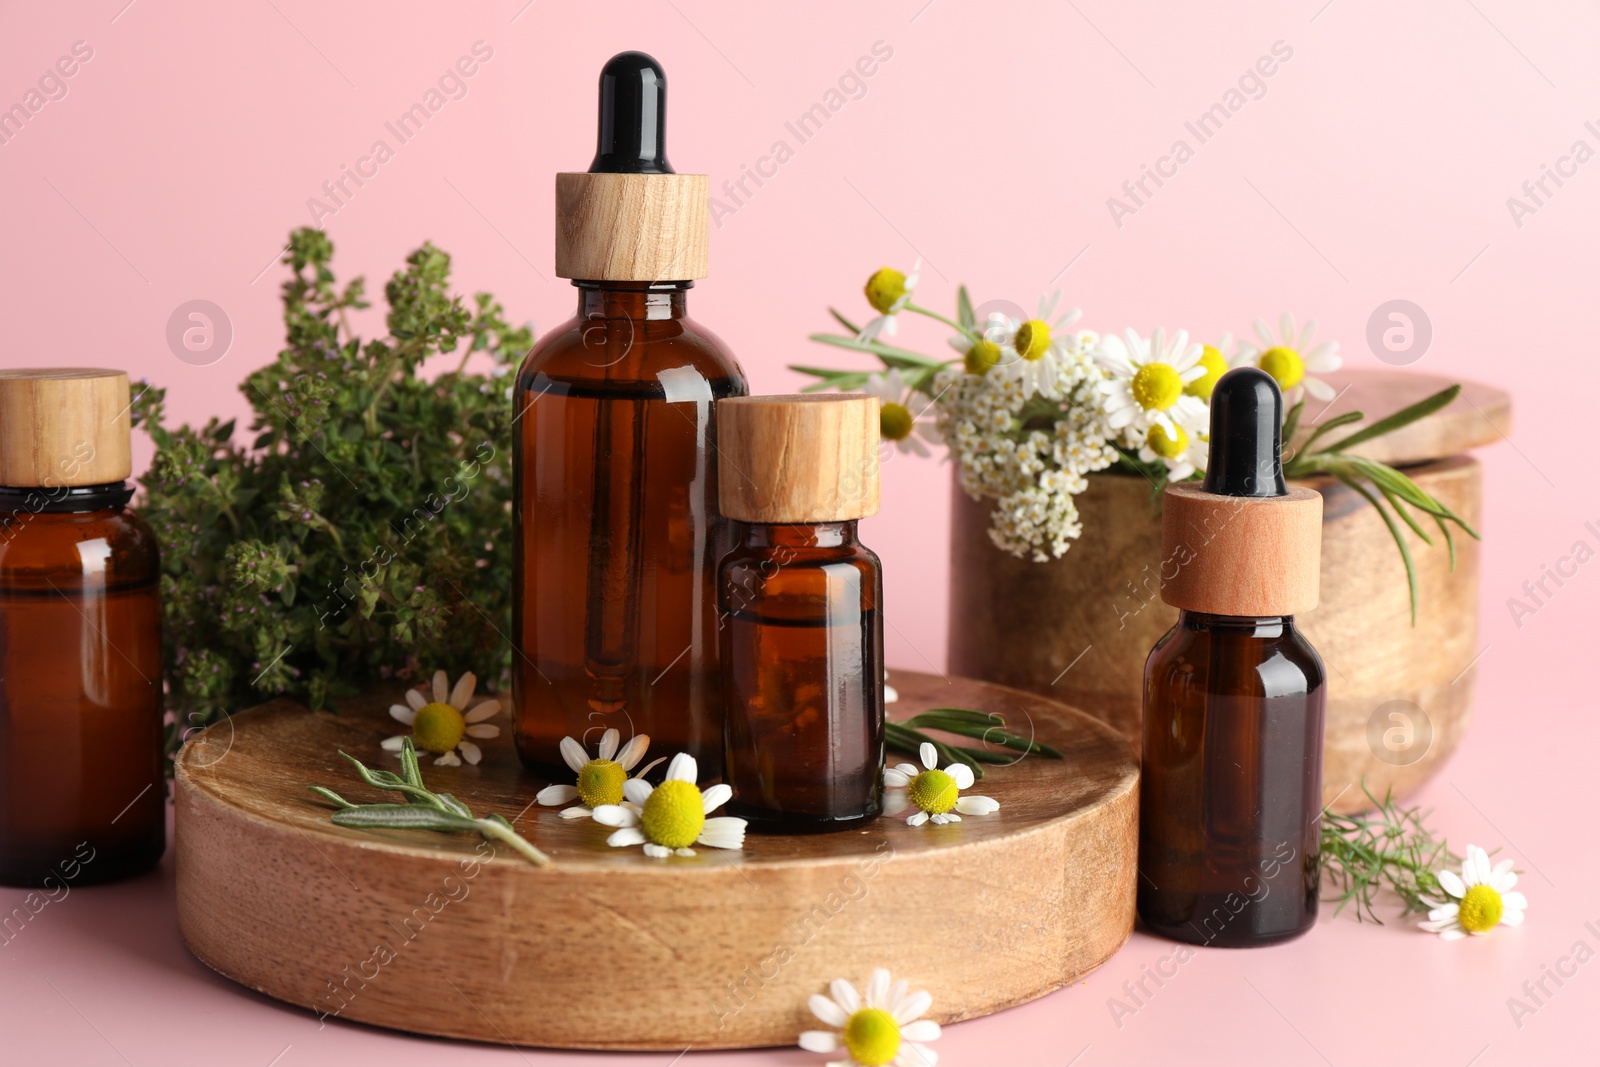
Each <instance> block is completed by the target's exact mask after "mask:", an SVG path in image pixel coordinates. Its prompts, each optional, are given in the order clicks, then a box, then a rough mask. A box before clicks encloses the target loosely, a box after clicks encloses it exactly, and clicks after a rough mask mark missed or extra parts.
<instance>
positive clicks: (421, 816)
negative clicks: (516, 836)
mask: <svg viewBox="0 0 1600 1067" xmlns="http://www.w3.org/2000/svg"><path fill="white" fill-rule="evenodd" d="M333 823H334V825H335V826H348V827H352V828H355V829H361V830H378V829H383V830H442V831H445V832H447V833H450V832H458V831H462V830H476V829H477V828H478V824H477V822H476V821H475V820H473V819H466V818H462V817H461V816H460V815H457V814H455V813H454V812H449V811H440V810H439V809H438V808H430V807H424V806H421V805H417V804H363V805H361V806H360V807H358V808H346V809H345V810H343V811H336V812H334V813H333Z"/></svg>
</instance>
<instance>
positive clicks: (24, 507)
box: [0, 481, 133, 516]
mask: <svg viewBox="0 0 1600 1067" xmlns="http://www.w3.org/2000/svg"><path fill="white" fill-rule="evenodd" d="M132 499H133V486H131V485H129V484H128V483H127V482H126V481H121V482H106V483H104V484H102V485H71V486H68V485H43V486H26V485H4V486H0V516H9V515H12V514H15V513H18V512H29V513H33V514H39V513H41V512H45V513H51V514H56V513H66V512H88V511H103V510H105V509H106V508H120V507H122V506H123V505H124V504H126V503H127V502H128V501H129V500H132Z"/></svg>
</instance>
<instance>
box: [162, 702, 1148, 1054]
mask: <svg viewBox="0 0 1600 1067" xmlns="http://www.w3.org/2000/svg"><path fill="white" fill-rule="evenodd" d="M893 682H894V684H895V686H896V687H897V688H898V689H899V691H900V694H901V699H900V701H899V702H898V703H897V704H895V705H892V707H891V718H899V717H902V716H904V715H908V714H912V713H914V712H916V711H918V710H922V709H925V708H928V707H932V706H950V705H953V706H963V707H973V708H982V709H984V710H992V711H998V712H1001V713H1002V714H1004V715H1005V716H1006V718H1007V721H1008V724H1009V725H1011V727H1012V728H1013V729H1016V730H1019V731H1021V732H1027V731H1030V730H1032V731H1034V732H1035V733H1036V736H1037V737H1038V738H1039V739H1040V740H1042V741H1045V742H1048V743H1050V744H1052V745H1055V746H1057V747H1059V748H1060V749H1061V750H1062V751H1063V752H1064V753H1065V754H1066V757H1067V758H1066V759H1065V760H1064V761H1055V760H1046V759H1042V758H1038V757H1029V758H1027V759H1024V760H1022V761H1021V762H1020V763H1018V764H1016V765H1015V766H1011V767H1006V768H996V769H992V770H990V772H989V774H988V776H987V777H986V778H985V779H984V780H983V781H981V782H979V783H978V785H977V787H976V788H975V789H974V790H973V792H976V793H981V794H986V795H990V796H994V797H995V798H997V799H998V800H999V801H1000V803H1001V808H1000V811H999V812H998V813H997V814H995V815H992V816H987V817H971V818H967V819H964V820H963V821H962V822H961V823H959V824H953V825H949V826H943V827H934V826H932V825H925V826H922V827H908V826H906V825H905V824H904V822H903V821H902V820H901V819H893V818H883V819H880V820H878V821H877V822H876V823H874V824H873V825H871V826H869V827H867V828H865V829H862V830H859V831H854V832H847V833H844V834H837V835H819V836H808V837H761V836H754V835H753V836H752V837H751V838H750V839H749V841H748V843H747V846H746V848H745V850H744V851H742V852H719V851H717V850H715V849H701V850H700V854H699V855H698V856H696V857H694V858H678V857H674V858H671V859H668V860H664V861H663V860H653V859H649V858H647V857H645V856H644V855H643V853H642V851H641V850H640V849H638V848H631V849H612V848H609V847H608V846H607V845H606V844H605V837H606V834H607V833H608V831H607V829H606V828H605V827H602V826H598V825H595V824H594V823H592V822H590V821H587V820H563V819H561V818H559V817H558V815H557V813H556V810H555V809H553V808H542V807H539V806H537V805H535V804H534V803H533V798H534V794H535V793H536V792H537V791H538V789H539V788H540V787H541V786H543V785H544V784H546V783H544V782H543V781H540V780H538V779H537V778H535V777H533V776H531V775H528V774H526V773H525V772H524V771H523V770H522V769H521V767H520V765H519V764H518V762H517V759H516V755H515V753H514V751H513V748H512V745H511V742H510V738H509V731H507V733H506V734H504V735H502V737H501V738H500V739H498V740H496V741H491V742H488V743H487V744H485V746H484V748H485V758H484V762H483V763H482V764H481V765H480V766H478V767H470V766H463V767H456V768H442V767H434V766H432V765H431V763H428V762H426V761H425V762H424V766H423V773H424V778H425V780H426V781H427V783H428V784H429V786H430V787H432V788H434V789H436V790H439V791H448V792H451V793H454V794H455V795H456V796H458V797H460V798H461V799H462V800H464V801H465V802H466V803H467V804H468V805H469V806H470V807H471V808H472V809H473V810H474V812H476V813H477V814H480V815H482V814H487V813H489V812H499V813H500V814H502V815H504V816H505V817H506V818H508V819H511V820H513V821H514V822H515V823H516V825H517V826H518V828H519V829H520V830H521V831H522V832H523V833H524V834H525V835H527V836H528V837H529V838H530V839H531V840H533V841H534V842H535V843H536V844H537V845H539V846H540V847H541V848H543V849H544V850H545V851H546V852H548V853H549V854H550V856H551V857H552V859H553V860H554V861H555V865H554V866H552V867H548V868H536V867H534V866H532V865H530V864H528V863H527V862H526V861H525V860H523V859H521V858H520V857H518V856H516V855H515V854H514V853H512V852H511V851H510V850H508V849H504V848H502V849H500V851H499V852H498V853H494V854H493V855H492V858H489V854H490V850H489V849H488V847H487V846H486V845H484V844H483V843H482V842H481V841H480V840H479V839H477V838H474V837H471V836H469V835H445V834H433V833H424V832H409V831H407V832H402V831H384V832H377V833H362V832H358V831H353V830H345V829H341V828H339V827H335V826H333V825H332V824H331V823H330V822H329V818H328V817H329V814H330V809H329V808H328V807H327V806H325V805H324V804H322V802H320V801H319V800H317V799H316V798H315V797H313V796H312V795H311V794H310V793H308V792H307V791H306V786H307V785H311V784H319V785H325V786H328V787H331V788H333V789H335V790H336V791H338V792H340V793H342V794H343V795H344V796H346V797H348V798H349V799H351V800H355V801H357V802H361V801H371V800H375V799H378V794H377V793H376V792H375V791H374V790H371V789H368V788H366V787H364V786H362V785H361V784H360V783H359V782H355V784H353V785H352V782H353V781H355V779H354V776H353V774H352V770H351V768H350V767H349V765H348V764H346V763H345V762H344V761H343V760H342V759H340V758H339V756H338V754H337V751H336V750H338V749H343V750H345V751H347V752H350V753H352V754H356V755H359V756H361V757H362V758H364V759H365V760H366V761H367V762H368V763H369V764H378V765H385V766H387V765H392V764H394V763H395V762H396V761H394V760H393V759H392V757H389V756H387V755H386V754H384V753H383V752H381V751H380V749H379V748H378V743H379V741H381V740H382V739H383V738H384V737H385V736H388V735H390V734H392V733H394V732H395V724H394V722H393V721H392V720H390V719H389V718H388V717H387V716H386V715H385V714H384V710H383V709H384V708H385V707H386V706H387V704H388V703H389V702H390V701H391V700H393V699H394V698H395V697H396V696H398V693H383V694H374V695H373V696H372V697H371V698H370V699H368V700H365V701H363V702H361V703H360V704H359V706H355V707H351V708H348V709H346V712H345V714H343V715H334V714H330V713H327V712H319V713H315V714H313V713H310V712H308V711H306V710H305V709H304V708H303V707H300V706H298V705H296V704H294V703H291V702H289V701H274V702H272V703H270V704H267V705H264V706H262V707H260V708H256V709H254V710H252V711H248V712H244V713H241V714H240V715H237V716H235V717H234V718H233V720H231V722H230V723H223V724H221V725H219V726H215V727H213V728H211V730H209V731H207V732H206V733H204V734H202V735H200V736H199V737H197V738H195V739H193V740H191V741H190V742H189V744H188V745H186V746H185V748H184V749H183V751H182V752H181V753H180V754H179V756H178V764H177V785H176V806H177V841H176V851H177V867H178V905H179V922H180V927H181V930H182V933H183V937H184V939H185V941H186V942H187V943H188V945H189V947H190V949H191V950H193V952H194V953H195V955H197V956H198V957H199V958H200V959H201V960H203V961H205V962H206V963H207V964H209V965H210V966H211V967H213V968H215V969H216V970H217V971H219V972H220V973H222V974H224V975H226V976H227V977H229V978H232V979H233V980H235V981H237V982H240V983H241V984H243V985H246V986H249V987H250V988H252V989H256V990H259V991H261V992H263V993H266V994H268V995H270V996H273V997H277V998H279V999H281V1000H285V1001H288V1002H289V1003H292V1004H298V1005H302V1006H304V1007H307V1008H309V1009H311V1010H313V1011H317V1012H319V1013H323V1014H327V1015H330V1016H337V1017H339V1018H345V1019H354V1020H359V1021H362V1022H367V1023H374V1024H377V1025H381V1026H388V1027H394V1028H397V1029H402V1030H411V1031H416V1032H420V1033H429V1034H439V1035H446V1036H451V1037H462V1038H472V1039H476V1040H482V1041H491V1042H507V1043H515V1044H518V1045H537V1046H548V1047H565V1048H600V1049H659V1050H663V1051H673V1052H677V1051H681V1050H683V1049H684V1048H685V1047H687V1046H689V1045H693V1046H694V1047H696V1048H734V1047H749V1046H758V1045H788V1044H792V1043H793V1042H794V1041H795V1039H796V1037H797V1036H798V1035H799V1033H800V1031H801V1030H804V1029H808V1028H811V1027H813V1026H815V1025H816V1024H815V1020H814V1019H812V1018H811V1016H810V1013H809V1012H808V1011H807V1009H806V1006H805V1004H806V998H807V997H808V996H810V995H811V994H813V993H818V992H822V991H823V990H824V987H825V984H826V983H827V982H828V981H829V980H831V979H833V978H838V977H845V978H849V979H850V980H851V981H853V982H855V983H857V984H858V985H860V984H861V983H863V982H864V981H865V980H866V978H867V975H868V973H869V972H870V971H871V969H872V968H873V967H878V966H883V967H888V968H890V969H891V970H892V971H893V973H894V975H895V977H897V978H906V979H908V980H909V981H910V983H911V985H912V987H913V988H925V989H927V990H929V991H930V992H931V993H932V994H933V1009H932V1012H931V1015H932V1016H933V1017H934V1018H937V1019H939V1020H940V1021H944V1022H949V1021H954V1020H959V1019H966V1018H972V1017H974V1016H980V1015H986V1014H989V1013H991V1012H995V1011H999V1010H1001V1009H1003V1008H1006V1007H1010V1006H1012V1005H1015V1004H1019V1003H1022V1002H1024V1001H1027V1000H1031V999H1033V998H1035V997H1039V996H1042V995H1044V994H1046V993H1048V992H1050V991H1052V990H1055V989H1058V988H1061V987H1062V986H1065V985H1068V984H1070V983H1072V982H1074V981H1076V980H1077V979H1078V978H1079V977H1081V976H1082V975H1084V974H1086V973H1087V972H1089V971H1091V970H1093V969H1094V968H1095V967H1097V966H1099V965H1100V964H1101V963H1103V962H1104V961H1105V960H1106V959H1107V958H1108V957H1109V956H1111V954H1112V953H1114V952H1115V951H1116V950H1117V949H1118V948H1119V947H1120V946H1121V945H1122V944H1123V942H1124V941H1125V940H1126V939H1127V937H1128V935H1129V933H1130V932H1131V930H1132V927H1133V916H1134V891H1135V884H1134V879H1135V865H1134V856H1135V850H1136V844H1137V829H1138V827H1137V822H1138V809H1137V804H1138V788H1137V779H1138V771H1137V766H1136V761H1135V759H1134V756H1133V752H1132V750H1131V747H1130V746H1129V745H1128V743H1127V742H1126V741H1125V740H1124V739H1123V738H1122V737H1121V736H1120V735H1119V734H1117V733H1116V732H1115V731H1113V730H1111V729H1110V728H1108V727H1106V726H1105V725H1103V724H1102V723H1100V722H1098V721H1097V720H1095V719H1093V718H1091V717H1089V716H1088V715H1085V714H1083V713H1081V712H1078V711H1076V710H1073V709H1071V708H1068V707H1065V706H1064V705H1061V704H1059V703H1055V702H1053V701H1049V700H1046V699H1043V698H1041V697H1038V696H1034V695H1030V694H1026V693H1021V692H1017V691H1015V690H1010V689H1005V688H1001V687H998V686H993V685H985V684H982V683H978V682H972V681H968V680H964V679H959V678H954V679H946V678H941V677H937V676H932V675H921V674H911V673H906V672H896V674H895V675H894V678H893ZM659 754H661V753H651V755H659ZM899 758H900V757H899V756H897V755H895V754H891V759H892V760H898V759H899Z"/></svg>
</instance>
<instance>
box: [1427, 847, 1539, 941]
mask: <svg viewBox="0 0 1600 1067" xmlns="http://www.w3.org/2000/svg"><path fill="white" fill-rule="evenodd" d="M1511 863H1512V861H1511V860H1501V861H1500V862H1499V863H1497V864H1495V866H1494V867H1493V868H1491V867H1490V866H1489V854H1488V853H1487V852H1485V851H1484V850H1483V849H1481V848H1479V847H1478V846H1477V845H1468V846H1467V858H1466V861H1465V862H1464V863H1462V864H1461V873H1460V874H1456V872H1455V871H1440V872H1439V887H1440V888H1441V889H1443V890H1444V891H1445V893H1446V894H1448V896H1447V898H1446V899H1445V900H1442V901H1439V902H1437V903H1436V902H1434V901H1429V902H1428V903H1430V904H1433V905H1434V906H1433V910H1431V911H1429V912H1428V918H1427V920H1426V921H1425V922H1420V923H1418V924H1417V925H1418V926H1420V927H1421V928H1422V929H1424V930H1426V931H1428V932H1429V933H1434V934H1438V935H1439V936H1440V937H1442V938H1444V939H1445V940H1446V941H1455V940H1457V939H1459V938H1463V937H1466V936H1467V935H1468V934H1478V935H1483V934H1486V933H1488V932H1489V931H1490V930H1493V929H1494V928H1495V927H1496V926H1521V925H1522V918H1523V913H1524V912H1526V911H1527V909H1528V898H1527V897H1525V896H1523V895H1522V894H1521V893H1514V892H1512V891H1511V888H1512V886H1514V885H1516V884H1517V872H1515V871H1513V870H1512V869H1511Z"/></svg>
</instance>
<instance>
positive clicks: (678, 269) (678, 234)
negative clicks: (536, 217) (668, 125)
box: [555, 172, 711, 282]
mask: <svg viewBox="0 0 1600 1067" xmlns="http://www.w3.org/2000/svg"><path fill="white" fill-rule="evenodd" d="M710 188H711V186H710V181H709V179H708V178H707V177H706V176H705V175H704V174H589V173H586V172H569V173H562V174H557V175H556V233H555V238H556V275H557V276H558V277H561V278H576V279H582V280H585V281H596V282H600V281H612V282H668V281H687V280H689V279H691V278H704V277H705V276H706V275H707V273H709V272H710V269H711V268H710V243H709V242H710V211H711V207H710V204H711V201H710V195H711V194H710Z"/></svg>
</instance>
